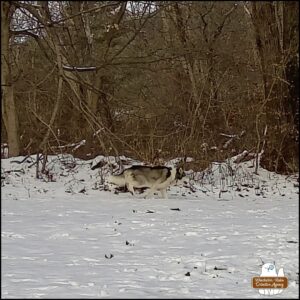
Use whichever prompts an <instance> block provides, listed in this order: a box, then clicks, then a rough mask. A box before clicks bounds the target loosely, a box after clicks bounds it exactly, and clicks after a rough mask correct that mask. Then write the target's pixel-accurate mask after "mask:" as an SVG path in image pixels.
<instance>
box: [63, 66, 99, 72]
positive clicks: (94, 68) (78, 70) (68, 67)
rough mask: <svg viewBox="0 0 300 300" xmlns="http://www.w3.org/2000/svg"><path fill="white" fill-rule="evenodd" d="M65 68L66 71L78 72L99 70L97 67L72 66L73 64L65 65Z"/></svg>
mask: <svg viewBox="0 0 300 300" xmlns="http://www.w3.org/2000/svg"><path fill="white" fill-rule="evenodd" d="M63 69H64V70H65V71H69V72H72V71H77V72H90V71H95V70H97V67H72V66H66V65H63Z"/></svg>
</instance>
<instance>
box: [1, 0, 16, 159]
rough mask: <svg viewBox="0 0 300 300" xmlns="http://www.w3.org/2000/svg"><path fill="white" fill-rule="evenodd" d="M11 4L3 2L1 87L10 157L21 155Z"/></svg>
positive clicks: (3, 115) (3, 116)
mask: <svg viewBox="0 0 300 300" xmlns="http://www.w3.org/2000/svg"><path fill="white" fill-rule="evenodd" d="M11 9H12V7H11V3H10V2H8V1H2V2H1V69H2V70H1V85H2V91H1V92H2V118H3V122H4V126H5V129H6V133H7V140H8V155H9V157H11V156H18V155H19V154H20V138H19V130H18V116H17V112H16V106H15V98H14V87H13V83H12V75H11V55H10V53H11V49H10V47H9V38H10V36H9V28H10V18H11V15H12V10H11Z"/></svg>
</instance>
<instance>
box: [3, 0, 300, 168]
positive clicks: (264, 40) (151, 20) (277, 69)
mask: <svg viewBox="0 0 300 300" xmlns="http://www.w3.org/2000/svg"><path fill="white" fill-rule="evenodd" d="M298 18H299V4H298V2H296V1H295V2H293V1H282V2H281V1H268V2H231V1H228V2H227V1H226V2H216V1H201V2H194V1H175V2H174V1H170V2H169V1H160V2H153V1H137V2H134V1H127V2H123V1H78V2H73V1H62V2H60V1H35V2H33V1H9V2H8V1H2V2H1V23H2V24H1V25H2V26H1V28H2V29H1V50H2V56H1V64H2V72H1V81H2V125H3V126H2V138H1V142H2V143H3V142H7V143H8V145H9V155H10V156H15V155H19V154H23V155H24V154H33V153H37V152H42V153H44V154H47V153H48V154H49V153H57V152H58V151H68V147H65V146H66V145H70V144H73V143H76V142H80V141H83V140H85V144H84V145H83V143H82V144H80V145H81V146H80V147H77V148H76V150H75V151H74V153H75V155H77V156H80V157H88V158H90V157H93V156H95V155H98V154H106V155H107V154H112V155H116V154H125V155H129V156H131V157H136V158H138V159H141V160H144V161H148V162H151V163H155V162H157V161H158V159H159V158H164V159H167V158H171V157H175V156H180V155H188V156H192V157H194V158H195V166H194V168H195V169H197V168H198V169H200V168H203V167H205V166H206V165H207V164H208V163H209V162H211V161H215V160H223V159H224V158H226V157H228V156H232V155H234V154H238V153H240V152H242V151H244V150H248V151H249V152H254V153H261V152H262V151H264V154H263V156H262V161H261V163H262V164H263V166H264V167H266V168H268V169H269V170H274V171H277V172H285V173H286V172H295V171H297V170H298V154H299V153H298V149H299V148H298V131H299V125H298V121H299V120H298V118H299V104H298V101H299V85H298V81H299V57H298V47H299V39H298V25H299V24H298ZM70 149H72V148H70ZM70 149H69V150H70Z"/></svg>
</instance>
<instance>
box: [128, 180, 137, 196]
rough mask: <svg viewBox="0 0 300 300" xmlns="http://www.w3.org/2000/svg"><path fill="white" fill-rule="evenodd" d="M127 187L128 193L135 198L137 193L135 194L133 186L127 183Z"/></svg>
mask: <svg viewBox="0 0 300 300" xmlns="http://www.w3.org/2000/svg"><path fill="white" fill-rule="evenodd" d="M126 187H127V189H128V191H129V192H130V193H131V194H132V195H133V196H136V195H135V192H134V188H133V185H131V184H129V183H126Z"/></svg>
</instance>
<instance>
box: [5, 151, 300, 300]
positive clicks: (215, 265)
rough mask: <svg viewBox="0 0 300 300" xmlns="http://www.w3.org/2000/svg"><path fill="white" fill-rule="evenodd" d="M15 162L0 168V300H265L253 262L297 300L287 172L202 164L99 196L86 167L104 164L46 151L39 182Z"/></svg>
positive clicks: (102, 172) (293, 213) (294, 193)
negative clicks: (154, 190) (141, 188)
mask: <svg viewBox="0 0 300 300" xmlns="http://www.w3.org/2000/svg"><path fill="white" fill-rule="evenodd" d="M23 159H24V157H16V158H10V159H2V164H1V178H2V179H1V181H2V188H1V190H2V193H1V195H2V196H1V202H2V211H1V216H2V223H1V225H2V239H1V242H2V251H1V254H2V270H1V293H2V295H1V296H2V298H269V297H268V296H262V295H260V294H259V293H258V290H256V289H253V288H252V287H251V279H252V277H254V276H259V275H260V273H261V266H262V260H263V261H264V262H273V261H275V263H276V267H277V268H278V269H279V268H283V269H284V273H285V276H287V277H288V280H289V286H288V288H287V289H286V290H284V291H283V292H282V293H281V294H280V295H276V298H298V297H299V259H298V255H299V253H298V249H299V238H298V235H299V199H298V197H299V185H298V181H297V176H289V177H287V176H280V175H276V174H273V173H270V172H267V171H266V170H263V169H259V172H258V175H254V174H253V170H254V169H253V168H251V165H252V162H251V161H248V162H246V163H241V164H239V165H238V164H234V163H232V162H229V163H228V164H224V165H220V164H214V165H213V167H212V168H211V169H210V170H206V171H205V172H203V173H198V174H194V173H193V172H192V171H190V172H187V173H188V175H189V176H188V177H186V178H185V182H181V183H178V185H177V186H173V187H171V188H170V190H169V191H168V195H169V199H168V200H165V199H159V197H158V196H156V198H154V199H143V198H134V197H133V196H131V194H129V193H118V194H115V193H114V192H110V191H106V190H104V186H103V185H102V184H101V180H102V179H103V178H105V177H106V176H107V175H108V173H109V170H108V168H106V169H105V166H104V167H102V168H97V169H94V170H92V169H91V166H92V165H95V164H96V163H97V162H99V161H103V162H104V163H105V162H107V161H108V160H109V161H112V160H113V158H104V157H98V158H96V159H94V160H90V161H81V160H75V159H74V158H72V157H71V156H64V157H60V158H59V157H57V156H53V157H50V158H49V162H48V164H47V169H48V170H50V173H49V174H48V176H45V175H43V177H42V178H41V179H36V178H35V171H36V170H35V169H36V168H35V165H34V160H35V156H32V157H29V158H27V159H26V160H25V161H23V162H22V163H18V162H21V161H22V160H23ZM16 161H18V162H16ZM132 163H134V162H132ZM274 297H275V296H274Z"/></svg>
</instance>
